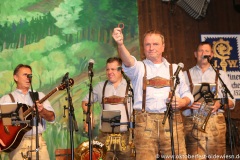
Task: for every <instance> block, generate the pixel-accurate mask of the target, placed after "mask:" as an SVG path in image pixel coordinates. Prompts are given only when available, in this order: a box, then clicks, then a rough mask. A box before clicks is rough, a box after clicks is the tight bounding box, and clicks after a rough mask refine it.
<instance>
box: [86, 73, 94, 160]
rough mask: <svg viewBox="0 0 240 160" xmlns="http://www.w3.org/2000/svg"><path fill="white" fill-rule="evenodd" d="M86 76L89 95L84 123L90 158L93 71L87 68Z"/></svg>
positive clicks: (90, 158) (91, 146)
mask: <svg viewBox="0 0 240 160" xmlns="http://www.w3.org/2000/svg"><path fill="white" fill-rule="evenodd" d="M88 72H89V73H88V76H89V81H90V83H89V96H88V103H87V114H86V123H87V124H88V141H89V160H92V148H93V144H92V124H91V122H92V120H91V112H90V111H91V97H92V95H91V94H92V91H93V88H92V78H93V71H92V70H89V71H88Z"/></svg>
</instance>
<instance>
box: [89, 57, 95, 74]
mask: <svg viewBox="0 0 240 160" xmlns="http://www.w3.org/2000/svg"><path fill="white" fill-rule="evenodd" d="M93 64H94V60H93V59H90V60H89V61H88V73H89V74H91V73H92V69H93Z"/></svg>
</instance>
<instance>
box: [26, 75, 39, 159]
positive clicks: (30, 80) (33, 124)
mask: <svg viewBox="0 0 240 160" xmlns="http://www.w3.org/2000/svg"><path fill="white" fill-rule="evenodd" d="M28 79H29V82H30V84H31V93H30V96H31V98H32V101H33V103H34V106H35V119H34V117H33V120H32V121H31V125H32V126H36V135H35V136H36V149H35V152H36V160H38V159H39V137H38V122H39V119H38V118H39V112H38V107H37V103H36V99H35V96H34V94H33V87H32V77H29V78H28ZM31 152H34V150H32V151H31ZM27 156H28V155H27Z"/></svg>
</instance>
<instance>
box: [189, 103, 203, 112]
mask: <svg viewBox="0 0 240 160" xmlns="http://www.w3.org/2000/svg"><path fill="white" fill-rule="evenodd" d="M200 106H201V102H194V103H193V104H192V105H191V106H190V107H189V108H190V109H194V110H197V109H199V108H200Z"/></svg>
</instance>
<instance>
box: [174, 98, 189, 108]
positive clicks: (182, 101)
mask: <svg viewBox="0 0 240 160" xmlns="http://www.w3.org/2000/svg"><path fill="white" fill-rule="evenodd" d="M189 102H190V100H189V99H188V98H180V97H178V96H174V97H173V99H172V103H171V105H172V108H179V109H180V108H182V107H186V106H187V105H188V104H189Z"/></svg>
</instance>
